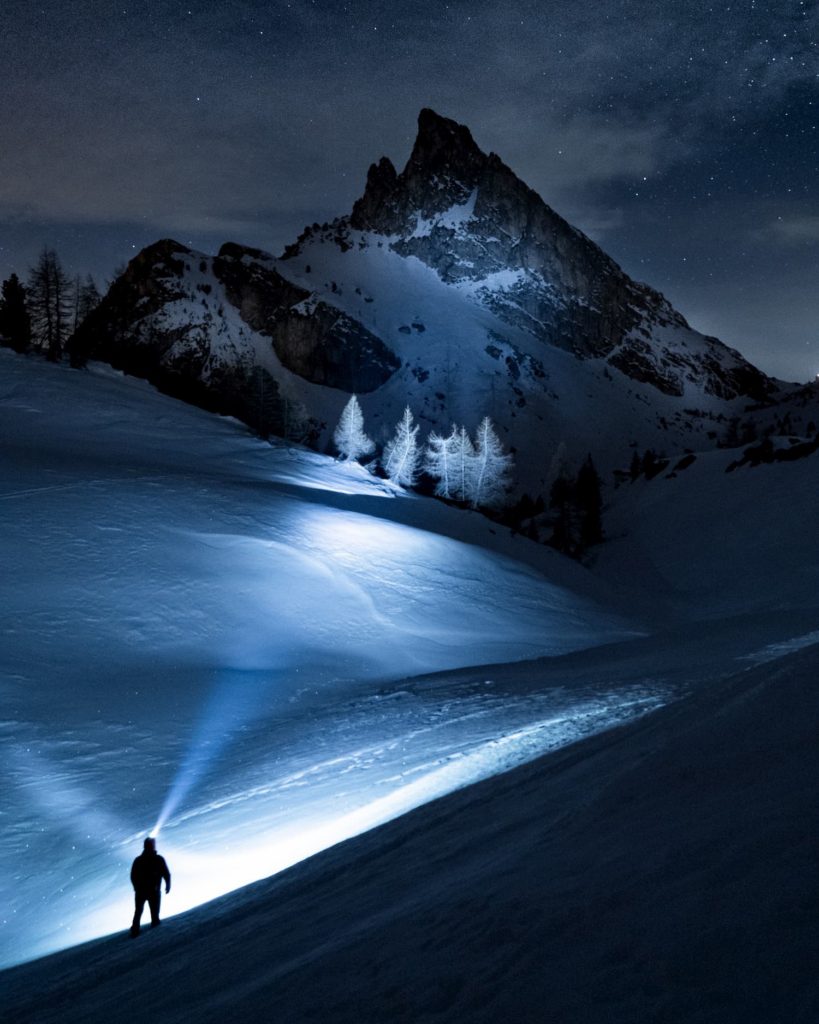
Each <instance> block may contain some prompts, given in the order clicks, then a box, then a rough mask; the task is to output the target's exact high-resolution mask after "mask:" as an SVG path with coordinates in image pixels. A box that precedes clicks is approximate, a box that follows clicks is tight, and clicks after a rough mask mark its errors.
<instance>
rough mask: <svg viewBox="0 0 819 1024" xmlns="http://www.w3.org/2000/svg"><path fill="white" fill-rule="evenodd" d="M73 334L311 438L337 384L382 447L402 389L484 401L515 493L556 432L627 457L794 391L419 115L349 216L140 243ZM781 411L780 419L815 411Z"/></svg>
mask: <svg viewBox="0 0 819 1024" xmlns="http://www.w3.org/2000/svg"><path fill="white" fill-rule="evenodd" d="M71 350H72V358H73V360H74V362H75V364H82V363H84V362H85V361H86V360H88V359H99V360H104V361H107V362H109V363H111V364H112V365H113V366H115V367H118V368H121V369H124V370H126V371H127V372H129V373H133V374H137V375H141V376H144V377H146V378H148V379H149V380H151V381H153V382H154V383H156V384H158V385H159V386H160V387H162V388H163V389H164V390H167V391H169V392H170V393H172V394H175V395H177V396H180V397H183V398H186V399H188V400H192V401H194V402H197V403H199V404H201V405H203V406H205V407H206V408H211V409H216V410H219V411H222V412H230V413H232V414H234V415H236V416H238V417H240V418H242V419H243V420H245V421H246V422H248V423H250V424H252V425H253V426H255V427H256V428H258V429H259V430H260V431H261V432H262V433H263V434H268V433H274V434H279V435H284V436H290V437H296V438H299V439H303V440H308V441H309V442H310V443H312V444H314V445H316V446H318V447H320V448H321V447H323V446H324V445H326V444H327V442H328V438H329V432H330V431H331V430H332V427H333V425H334V424H335V422H336V420H337V418H338V414H339V412H340V410H341V408H342V406H343V404H344V403H345V401H346V400H347V397H348V395H349V393H351V392H356V393H358V394H359V396H361V398H362V405H363V408H364V411H365V414H366V416H367V424H368V428H369V432H370V433H371V434H372V435H373V436H374V437H375V439H376V441H378V442H380V443H383V442H384V441H385V440H386V439H387V437H388V436H389V435H390V434H391V432H392V430H393V427H394V424H395V423H396V422H397V420H398V419H399V417H400V415H401V412H402V410H403V408H404V406H405V405H406V404H407V403H409V404H410V406H411V407H412V409H413V411H414V413H415V414H416V416H417V417H419V418H420V420H421V422H422V424H423V425H424V426H425V427H426V428H430V429H431V428H436V429H438V430H443V431H446V430H448V428H449V426H450V424H451V423H452V422H456V423H464V424H465V425H466V426H467V427H468V428H470V429H473V428H474V427H475V426H476V425H477V423H478V421H479V420H480V419H481V417H482V416H483V415H486V414H488V415H490V416H491V417H492V418H493V419H494V420H495V422H496V423H497V424H498V425H499V427H500V432H501V437H502V439H503V440H504V442H505V443H506V444H507V445H508V446H509V447H511V448H512V449H513V450H514V451H515V453H516V457H517V464H518V471H517V472H518V481H519V486H520V488H521V489H528V490H530V491H531V492H532V493H533V494H537V493H538V492H540V491H542V490H543V489H544V487H546V486H548V483H549V473H550V466H551V465H552V459H553V457H554V454H555V452H556V450H557V449H558V447H559V445H560V444H561V442H562V443H563V444H565V446H566V448H567V451H568V455H569V457H570V458H575V459H579V458H581V457H583V456H585V454H586V452H588V451H592V452H593V453H594V454H595V456H596V458H597V461H598V463H599V464H600V465H601V466H603V467H605V468H608V469H610V468H614V467H617V466H620V467H625V466H627V465H628V462H629V459H630V457H631V454H632V452H631V450H630V449H631V448H637V449H640V450H643V449H645V448H649V447H651V448H654V449H657V450H659V451H663V452H665V453H667V454H669V455H673V454H675V453H677V452H681V451H682V450H683V449H691V448H694V449H699V448H702V447H711V446H713V445H714V443H715V442H717V441H718V440H719V439H720V438H722V437H724V436H725V435H726V433H728V432H730V431H732V430H733V431H735V430H736V424H737V421H738V420H740V419H741V418H742V417H747V416H752V415H756V414H752V413H750V412H749V408H750V407H758V406H760V405H771V404H772V403H774V402H776V401H782V400H785V399H788V400H791V401H792V400H793V399H794V394H795V391H794V388H792V387H791V388H788V387H787V386H782V385H781V384H780V383H779V382H776V381H773V380H771V379H769V378H767V377H766V376H765V375H764V374H762V373H761V372H760V371H759V370H757V369H756V368H754V367H753V366H751V365H750V364H749V363H748V362H747V361H746V360H745V359H743V358H742V356H740V355H739V353H737V352H735V351H733V350H731V349H729V348H727V347H726V346H724V345H722V344H721V343H720V342H719V341H718V340H717V339H715V338H710V337H705V336H703V335H702V334H699V333H698V332H697V331H694V330H692V329H691V328H690V327H689V326H688V324H687V323H686V321H685V319H684V318H683V317H682V316H681V314H679V313H678V312H676V311H675V310H674V309H673V308H672V307H671V306H670V305H669V303H668V302H667V301H666V300H665V299H664V298H663V297H662V296H661V295H660V294H658V293H657V292H655V291H653V290H652V289H651V288H649V287H647V286H645V285H640V284H637V283H635V282H634V281H632V280H631V279H630V278H629V277H628V276H627V275H626V274H625V273H624V272H623V271H622V270H621V269H620V268H619V267H618V266H617V265H616V264H615V263H614V261H613V260H611V259H610V258H609V257H608V256H607V255H606V254H605V253H604V252H603V251H602V250H601V249H600V248H599V247H598V246H596V245H595V244H594V243H593V242H591V241H590V240H589V239H588V238H587V237H586V236H584V235H583V234H582V233H581V232H579V231H577V230H576V229H574V228H572V227H571V226H570V225H569V224H567V223H566V222H565V221H564V220H563V219H562V218H561V217H559V216H558V215H557V214H556V213H555V212H554V211H553V210H551V209H550V208H549V207H548V206H547V205H546V204H545V203H544V202H543V200H542V199H541V198H540V197H539V196H538V195H537V194H536V193H535V192H533V191H532V190H531V189H530V188H528V187H527V186H526V185H525V184H524V183H523V182H522V181H520V179H519V178H517V177H516V176H515V174H514V173H513V172H512V171H511V170H510V169H509V168H508V167H507V166H506V165H505V164H504V163H503V162H502V161H501V160H500V158H499V157H498V156H496V155H495V154H489V155H487V154H485V153H483V152H482V151H481V150H480V149H479V148H478V146H477V145H476V143H475V142H474V140H473V139H472V136H471V135H470V133H469V131H468V130H467V128H465V127H464V126H462V125H459V124H456V123H455V122H454V121H451V120H448V119H446V118H444V117H441V116H439V115H438V114H436V113H434V112H433V111H431V110H423V111H422V112H421V115H420V117H419V126H418V136H417V138H416V141H415V145H414V147H413V150H412V153H411V155H410V158H409V160H408V162H407V165H406V167H405V168H404V170H403V171H402V172H401V173H400V174H399V173H397V172H396V170H395V168H394V167H393V165H392V164H391V163H390V161H389V160H387V159H386V158H384V159H382V160H381V161H380V162H378V163H377V164H374V165H373V166H372V167H371V168H370V170H369V174H368V176H367V184H366V189H365V191H364V194H363V196H362V197H361V198H360V199H359V200H358V201H357V202H356V203H355V205H354V207H353V210H352V213H351V214H350V215H349V216H345V217H341V218H339V219H337V220H336V221H334V222H332V223H331V224H324V225H318V224H314V225H313V226H312V227H310V228H308V229H307V230H306V231H305V232H304V233H303V234H302V235H301V237H300V238H299V239H298V241H297V242H295V243H294V244H293V245H291V246H289V247H288V248H287V249H286V250H285V252H284V254H283V256H282V257H281V258H278V259H276V258H273V257H272V256H270V255H267V254H266V253H263V252H260V251H258V250H255V249H250V248H247V247H244V246H241V245H237V244H232V243H229V244H226V245H224V246H223V247H222V249H221V250H220V251H219V253H218V255H216V256H210V255H206V254H203V253H198V252H194V251H191V250H190V249H188V248H186V247H185V246H183V245H181V244H179V243H178V242H174V241H171V240H165V241H161V242H158V243H156V244H155V245H153V246H150V247H148V248H147V249H145V250H144V251H143V252H141V253H140V254H139V255H138V256H137V257H136V258H135V259H134V260H132V261H131V263H130V264H129V265H128V267H127V269H126V271H125V272H124V274H123V275H122V276H121V277H120V278H119V279H118V280H117V281H115V282H114V284H113V285H112V287H111V289H110V291H109V293H108V295H107V296H106V298H105V300H104V302H103V303H102V305H101V306H100V308H99V309H98V310H97V311H96V312H95V313H94V314H93V315H92V316H91V317H89V318H88V320H87V321H86V322H85V323H84V324H83V325H82V327H81V328H80V330H79V331H78V333H77V334H76V335H75V337H74V339H73V340H72V343H71ZM811 403H812V405H814V406H815V404H816V403H815V399H814V398H813V397H811ZM792 412H793V415H794V416H795V420H794V421H792V423H791V429H793V430H798V429H800V427H801V426H802V425H803V424H802V420H807V419H810V418H811V416H812V415H813V416H814V418H815V411H814V413H812V414H811V413H809V414H807V415H805V416H802V414H801V411H800V406H799V403H798V402H797V403H796V404H794V405H793V409H792ZM768 415H769V418H771V419H772V418H773V415H772V414H768Z"/></svg>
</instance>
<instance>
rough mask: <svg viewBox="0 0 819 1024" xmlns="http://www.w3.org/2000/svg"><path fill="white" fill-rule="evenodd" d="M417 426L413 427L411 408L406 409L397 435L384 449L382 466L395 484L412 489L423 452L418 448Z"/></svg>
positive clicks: (399, 423) (397, 427)
mask: <svg viewBox="0 0 819 1024" xmlns="http://www.w3.org/2000/svg"><path fill="white" fill-rule="evenodd" d="M418 430H419V427H418V426H417V425H413V420H412V412H411V411H410V407H409V406H407V407H406V409H404V415H403V416H402V417H401V419H400V421H399V422H398V425H397V426H396V428H395V434H394V435H393V437H392V439H391V440H390V441H388V442H387V444H386V445H385V447H384V453H383V455H382V458H381V466H382V468H383V470H384V472H385V473H386V474H387V476H388V477H389V478H390V480H392V482H393V483H396V484H401V485H402V486H404V487H412V486H413V484H414V483H415V478H416V476H417V475H418V461H419V459H420V456H421V452H420V450H419V448H418Z"/></svg>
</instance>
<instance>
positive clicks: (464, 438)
mask: <svg viewBox="0 0 819 1024" xmlns="http://www.w3.org/2000/svg"><path fill="white" fill-rule="evenodd" d="M419 430H420V427H419V426H418V425H417V424H416V423H415V422H414V420H413V415H412V411H411V410H410V408H409V406H407V407H406V409H405V410H404V415H403V416H402V417H401V419H400V420H399V422H398V424H397V425H396V428H395V432H394V434H393V436H392V437H391V438H390V440H389V441H388V442H387V443H386V444H385V445H384V450H383V452H382V453H381V456H380V458H379V460H378V462H379V464H380V467H381V470H382V471H383V473H384V475H385V476H386V477H387V478H388V479H389V480H392V481H393V483H396V484H400V485H401V486H403V487H414V486H415V485H416V483H417V480H418V477H419V475H420V473H421V472H423V473H426V474H427V476H429V477H430V478H431V479H432V480H433V481H434V483H435V494H436V495H437V496H438V497H439V498H444V499H446V500H451V501H457V502H461V503H463V504H466V505H469V506H471V507H472V508H485V509H486V508H496V507H498V506H500V505H501V504H503V502H504V499H505V498H506V495H507V493H508V491H509V488H510V486H511V475H512V465H513V460H512V456H511V455H510V454H508V453H507V452H504V450H503V445H502V444H501V442H500V439H499V438H498V435H497V433H496V432H495V428H494V426H493V425H492V421H491V420H490V419H489V417H488V416H485V417H484V418H483V420H482V421H481V423H480V425H479V426H478V429H477V432H476V434H475V440H474V442H473V440H472V438H471V437H470V436H469V434H468V432H467V430H466V428H465V427H458V426H453V427H452V429H451V431H450V433H449V434H448V435H442V434H438V433H436V432H435V431H432V432H431V433H430V435H429V437H428V438H427V443H426V445H425V446H422V445H421V444H420V442H419V441H418V433H419ZM333 442H334V444H335V446H336V448H337V449H338V452H339V455H340V457H341V458H342V459H345V460H348V461H355V462H358V461H360V460H361V459H362V458H363V457H365V456H367V455H371V454H372V453H373V452H374V451H375V442H374V441H373V440H372V438H370V437H368V436H367V433H366V432H365V430H364V415H363V413H362V412H361V406H360V405H359V402H358V399H357V398H356V396H355V395H352V396H351V398H350V400H349V401H348V402H347V404H346V406H345V407H344V410H343V412H342V413H341V418H340V419H339V421H338V426H337V427H336V429H335V432H334V433H333Z"/></svg>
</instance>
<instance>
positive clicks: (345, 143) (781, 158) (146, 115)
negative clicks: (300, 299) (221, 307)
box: [0, 0, 819, 380]
mask: <svg viewBox="0 0 819 1024" xmlns="http://www.w3.org/2000/svg"><path fill="white" fill-rule="evenodd" d="M0 19H2V23H1V24H0V81H1V82H2V91H1V92H0V96H2V109H1V110H0V276H2V277H5V276H7V275H8V273H9V272H11V271H12V270H16V271H17V272H18V273H20V274H21V275H23V274H26V273H27V271H28V267H29V266H30V265H31V263H32V261H33V260H34V258H35V256H36V254H37V252H38V251H39V249H40V248H41V247H42V246H43V245H44V244H48V245H51V246H53V247H55V248H56V249H57V251H58V253H59V254H60V256H61V258H62V260H63V263H64V265H65V266H66V269H68V270H69V271H70V272H72V273H83V274H84V273H86V272H88V271H90V272H92V273H93V274H95V276H97V277H98V279H99V281H100V283H103V282H105V281H106V280H107V279H108V278H110V276H111V274H112V273H113V270H114V268H115V267H116V266H118V265H121V264H123V263H124V262H125V261H127V260H128V259H129V258H130V257H131V256H132V255H133V254H134V252H135V251H136V250H138V249H140V248H141V247H142V246H144V245H146V244H148V243H149V242H152V241H155V240H156V239H157V238H160V237H164V236H171V237H174V238H177V239H179V240H180V241H183V242H185V243H188V244H190V245H193V246H195V247H198V248H201V249H204V250H206V251H214V250H215V249H216V248H217V247H218V246H219V245H220V244H221V243H222V242H223V241H226V240H228V239H230V240H234V241H240V242H244V243H247V244H250V245H257V246H260V247H262V248H265V249H268V250H270V251H273V252H275V253H279V252H280V251H281V249H282V248H283V247H284V245H285V244H287V243H288V242H290V241H292V240H293V239H294V238H295V237H296V235H297V234H298V233H299V231H300V230H301V229H302V227H303V226H304V225H305V224H307V223H312V222H313V221H324V220H330V219H332V218H333V217H335V216H337V215H340V214H344V213H346V212H348V211H349V209H350V207H351V205H352V202H353V201H354V199H355V198H356V197H357V196H358V195H359V194H360V193H361V191H362V189H363V186H364V181H365V178H366V171H367V167H368V165H369V164H370V163H371V162H372V161H374V160H376V159H377V158H378V157H380V156H381V155H383V154H386V155H387V156H389V157H390V158H391V159H392V160H393V162H394V163H395V164H396V165H397V166H398V167H399V169H400V168H401V167H402V166H403V163H404V161H405V160H406V158H407V156H408V155H409V151H410V147H411V145H412V141H413V138H414V135H415V129H416V118H417V115H418V111H419V109H420V108H421V107H424V106H431V107H433V108H434V109H435V110H437V111H438V112H439V113H441V114H443V115H445V116H447V117H452V118H454V119H456V120H458V121H461V122H463V123H465V124H467V125H468V126H469V127H470V128H471V130H472V133H473V135H474V136H475V139H476V141H477V142H478V144H479V145H480V146H481V147H482V148H483V149H485V150H494V151H495V152H497V153H498V154H500V156H501V157H502V158H503V160H504V161H505V162H506V163H507V164H509V165H510V166H511V167H512V168H513V170H515V171H516V172H517V173H518V174H519V175H520V176H521V177H522V178H523V179H524V180H525V181H526V182H527V183H528V184H529V185H531V186H532V187H533V188H534V189H536V190H537V191H538V192H539V193H540V194H541V195H542V196H543V198H544V199H545V200H546V202H547V203H549V204H550V205H551V206H553V207H554V208H555V209H556V210H557V211H558V212H559V213H561V214H562V215H563V216H565V217H566V218H567V219H568V220H570V221H571V222H572V223H574V224H575V225H576V226H578V227H580V228H581V229H582V230H584V231H585V232H586V233H587V234H589V235H590V236H591V237H592V238H593V239H594V240H595V241H597V242H598V243H600V244H601V245H602V246H603V247H604V248H605V249H606V250H607V251H608V252H609V253H610V254H611V255H612V256H613V257H614V258H615V259H616V260H617V261H618V262H619V263H621V265H622V266H623V267H624V268H625V269H626V270H627V271H628V272H629V273H630V274H631V275H632V276H634V277H636V278H637V279H638V280H644V281H647V282H648V283H650V284H652V285H653V286H655V287H657V288H659V289H660V290H661V291H663V292H664V293H665V294H666V295H667V296H668V298H669V299H670V300H671V301H672V302H673V303H674V304H675V305H676V306H677V307H678V308H679V309H680V310H681V312H683V313H684V314H685V315H686V316H687V317H688V318H689V320H690V321H691V322H692V324H693V325H694V326H695V327H697V328H698V329H700V330H702V331H705V332H706V333H711V334H717V335H718V336H719V337H721V338H722V340H724V341H726V342H728V343H729V344H731V345H733V346H734V347H736V348H738V349H740V351H742V352H743V354H744V355H746V356H747V357H749V358H750V359H751V360H752V361H754V362H755V363H757V365H759V366H760V367H761V368H762V369H764V370H766V371H767V372H770V373H775V374H777V375H779V376H783V377H786V378H790V379H795V380H806V379H808V378H812V377H813V376H814V375H815V374H816V373H817V372H818V371H819V287H817V273H816V269H817V256H819V189H818V188H817V183H818V182H819V177H818V172H819V131H818V130H817V124H818V123H819V77H817V75H818V74H819V46H817V40H819V0H817V2H807V0H792V2H777V0H772V2H767V0H765V2H763V0H757V2H754V0H743V2H736V3H730V4H726V3H719V4H717V3H706V2H700V0H677V2H665V3H664V2H662V0H600V2H596V3H593V2H590V0H569V2H562V0H532V2H525V0H514V2H506V3H504V2H503V0H489V2H485V0H477V2H463V3H458V2H455V3H441V2H420V0H417V2H405V3H397V2H396V3H376V2H370V3H367V2H360V3H359V2H350V3H342V2H328V0H316V2H311V0H293V2H291V3H286V2H279V0H269V2H266V3H254V2H249V0H248V2H236V0H224V2H219V3H193V2H192V3H188V4H180V3H171V2H165V0H151V2H150V3H133V4H130V3H122V4H114V3H102V2H86V0H72V2H70V3H68V2H65V0H62V2H60V3H45V4H36V3H33V2H30V0H24V2H17V0H3V3H2V4H0Z"/></svg>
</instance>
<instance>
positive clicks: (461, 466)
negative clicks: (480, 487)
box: [452, 427, 477, 501]
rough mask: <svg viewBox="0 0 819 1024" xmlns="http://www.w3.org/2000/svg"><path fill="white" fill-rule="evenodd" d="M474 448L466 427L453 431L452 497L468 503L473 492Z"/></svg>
mask: <svg viewBox="0 0 819 1024" xmlns="http://www.w3.org/2000/svg"><path fill="white" fill-rule="evenodd" d="M476 468H477V467H476V461H475V446H474V445H473V444H472V438H471V437H470V436H469V434H468V432H467V430H466V427H461V428H460V429H459V430H457V431H455V441H454V443H453V446H452V497H453V498H455V500H456V501H470V500H471V499H472V495H473V493H474V490H475V470H476Z"/></svg>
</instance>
